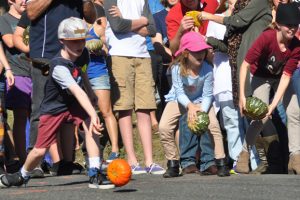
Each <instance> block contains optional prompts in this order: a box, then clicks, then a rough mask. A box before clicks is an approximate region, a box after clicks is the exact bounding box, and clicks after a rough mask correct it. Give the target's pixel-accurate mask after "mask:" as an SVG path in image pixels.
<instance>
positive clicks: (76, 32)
mask: <svg viewBox="0 0 300 200" xmlns="http://www.w3.org/2000/svg"><path fill="white" fill-rule="evenodd" d="M87 30H88V28H87V25H86V23H85V22H84V21H83V20H81V19H79V18H75V17H71V18H67V19H65V20H63V21H62V22H61V23H60V25H59V27H58V38H59V39H60V42H61V43H62V44H63V48H62V49H61V51H60V52H59V53H58V54H57V55H56V56H55V57H54V58H53V59H52V60H51V63H50V71H49V79H48V81H47V83H46V85H45V96H44V99H43V101H42V104H41V108H40V109H41V116H40V122H39V129H38V137H37V141H36V144H35V147H34V148H33V150H32V151H30V153H29V154H28V157H27V159H26V161H25V164H24V165H23V167H22V168H21V170H20V171H19V172H17V173H15V174H11V175H2V176H0V186H1V187H10V186H21V185H23V184H27V182H28V181H29V178H30V176H29V174H30V171H32V170H33V169H34V168H35V167H36V166H37V165H38V164H39V163H40V161H41V159H42V158H43V156H44V155H45V153H46V151H47V150H48V149H49V147H50V146H51V145H52V144H54V143H56V142H57V141H56V134H57V132H58V130H59V128H60V126H61V124H63V123H65V122H73V123H74V124H76V125H77V126H78V127H79V128H81V129H83V130H84V132H85V140H86V146H87V151H88V154H89V163H90V166H89V167H90V168H89V177H90V181H89V187H90V188H98V189H111V188H114V187H115V186H114V185H113V184H112V183H111V182H110V181H108V180H107V179H106V177H105V176H104V175H103V174H102V173H101V172H100V157H99V153H100V152H99V148H98V147H97V144H96V141H95V140H94V138H93V135H94V134H96V135H101V133H100V131H101V130H102V129H103V128H102V126H101V124H100V121H99V118H98V115H97V113H96V111H95V109H94V107H93V105H92V103H91V101H90V99H89V98H88V96H90V95H87V94H86V93H85V91H84V90H83V89H82V88H81V87H80V85H81V82H83V86H84V88H85V89H86V91H89V89H90V86H89V84H87V83H88V80H87V76H86V73H85V70H86V66H87V65H88V62H89V56H88V52H87V50H86V49H85V38H86V33H87Z"/></svg>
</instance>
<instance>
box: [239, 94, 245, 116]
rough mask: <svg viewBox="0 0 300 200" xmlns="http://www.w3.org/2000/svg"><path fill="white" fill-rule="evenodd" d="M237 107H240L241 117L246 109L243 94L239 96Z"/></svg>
mask: <svg viewBox="0 0 300 200" xmlns="http://www.w3.org/2000/svg"><path fill="white" fill-rule="evenodd" d="M239 107H240V113H241V116H242V117H243V116H244V110H245V109H246V98H245V96H240V100H239Z"/></svg>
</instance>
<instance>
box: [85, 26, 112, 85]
mask: <svg viewBox="0 0 300 200" xmlns="http://www.w3.org/2000/svg"><path fill="white" fill-rule="evenodd" d="M92 39H96V40H100V37H99V36H98V35H97V34H96V33H95V30H94V27H92V28H91V29H90V30H89V33H88V38H87V39H86V41H88V40H92ZM90 59H91V60H90V62H89V65H88V68H87V75H88V77H89V79H92V78H97V77H100V76H102V75H107V74H108V70H107V66H106V60H105V57H104V56H99V55H95V54H90Z"/></svg>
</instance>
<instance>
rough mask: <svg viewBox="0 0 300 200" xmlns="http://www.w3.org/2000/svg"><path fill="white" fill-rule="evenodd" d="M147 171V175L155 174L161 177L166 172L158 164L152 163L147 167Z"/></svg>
mask: <svg viewBox="0 0 300 200" xmlns="http://www.w3.org/2000/svg"><path fill="white" fill-rule="evenodd" d="M146 171H147V173H149V174H154V175H161V174H164V173H165V172H166V170H165V169H164V168H162V167H161V166H159V165H158V164H156V163H152V164H151V165H150V166H149V167H146Z"/></svg>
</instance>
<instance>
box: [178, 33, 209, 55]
mask: <svg viewBox="0 0 300 200" xmlns="http://www.w3.org/2000/svg"><path fill="white" fill-rule="evenodd" d="M211 48H212V47H211V46H209V45H208V44H206V42H205V39H204V36H202V35H200V33H197V32H194V31H189V32H187V33H185V34H184V35H183V36H182V37H181V39H180V45H179V49H178V51H176V53H175V56H176V57H177V56H179V55H180V54H181V53H182V52H183V51H184V50H186V49H187V50H189V51H192V52H197V51H202V50H204V49H211Z"/></svg>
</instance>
